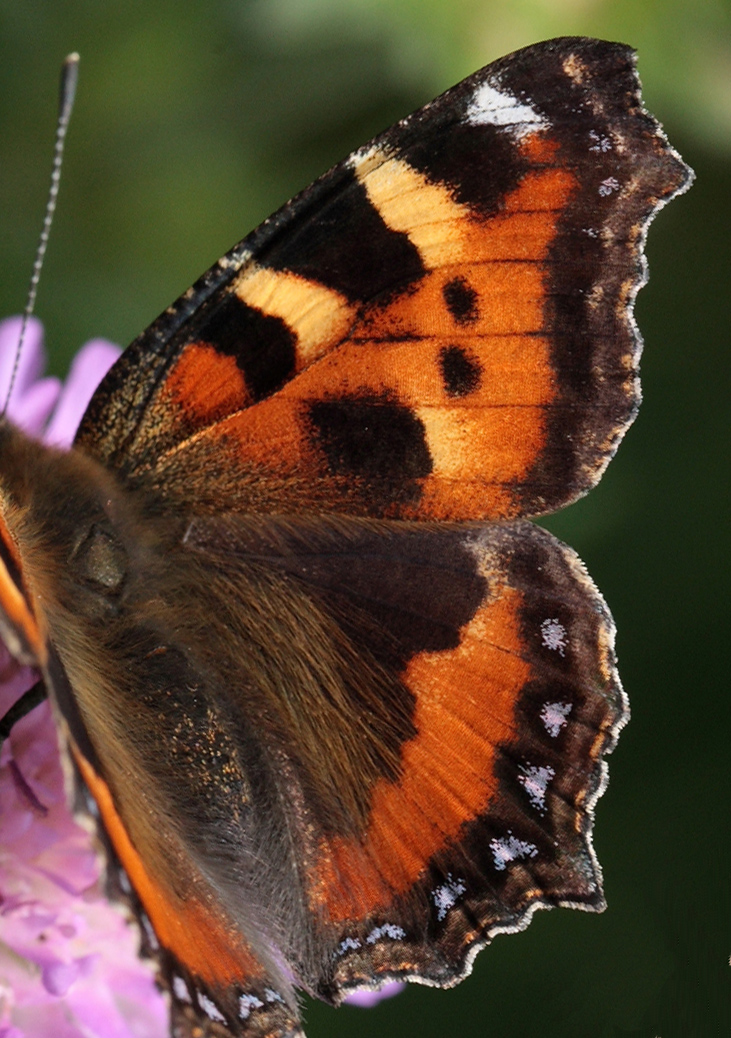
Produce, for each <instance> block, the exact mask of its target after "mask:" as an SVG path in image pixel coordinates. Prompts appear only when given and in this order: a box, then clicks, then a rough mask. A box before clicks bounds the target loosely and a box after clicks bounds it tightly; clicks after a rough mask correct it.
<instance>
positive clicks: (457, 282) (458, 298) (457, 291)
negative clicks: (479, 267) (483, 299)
mask: <svg viewBox="0 0 731 1038" xmlns="http://www.w3.org/2000/svg"><path fill="white" fill-rule="evenodd" d="M442 295H443V296H444V302H445V303H446V304H447V309H448V310H449V312H450V314H451V315H452V317H453V318H454V319H455V321H456V322H457V324H469V323H470V322H471V321H476V320H477V318H478V317H479V316H480V312H479V310H478V308H477V292H475V290H474V288H473V287H472V286H471V285H470V284H469V282H468V281H466V279H465V278H461V277H458V278H453V279H452V280H451V281H448V282H447V283H446V285H445V286H444V288H443V289H442Z"/></svg>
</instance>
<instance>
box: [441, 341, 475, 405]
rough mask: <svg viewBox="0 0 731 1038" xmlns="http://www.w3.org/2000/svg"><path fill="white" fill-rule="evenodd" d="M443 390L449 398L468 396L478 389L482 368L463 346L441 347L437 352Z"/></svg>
mask: <svg viewBox="0 0 731 1038" xmlns="http://www.w3.org/2000/svg"><path fill="white" fill-rule="evenodd" d="M439 365H440V367H441V369H442V381H443V382H444V390H445V392H446V393H447V394H448V395H449V396H468V394H470V393H473V392H474V391H475V390H476V389H479V386H480V382H481V381H482V368H481V366H480V362H479V360H477V358H476V357H471V356H470V355H469V353H468V352H467V350H466V349H464V347H463V346H454V345H452V346H442V348H441V349H440V351H439Z"/></svg>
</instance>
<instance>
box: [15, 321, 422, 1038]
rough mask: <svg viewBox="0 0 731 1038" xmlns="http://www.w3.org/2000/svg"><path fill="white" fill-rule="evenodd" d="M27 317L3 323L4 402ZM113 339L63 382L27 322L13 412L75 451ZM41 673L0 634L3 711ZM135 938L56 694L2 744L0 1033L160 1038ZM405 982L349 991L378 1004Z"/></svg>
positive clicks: (155, 1002) (81, 360) (35, 431)
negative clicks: (77, 792)
mask: <svg viewBox="0 0 731 1038" xmlns="http://www.w3.org/2000/svg"><path fill="white" fill-rule="evenodd" d="M20 326H21V319H20V318H19V317H11V318H8V319H7V320H5V321H0V407H1V406H2V404H4V402H5V398H6V395H7V388H8V385H9V383H10V378H11V373H12V369H13V365H14V363H15V352H16V345H17V341H18V335H19V332H20ZM119 353H120V351H119V348H118V347H117V346H115V345H113V344H112V343H110V342H107V341H106V340H105V339H92V340H91V341H90V342H87V343H86V344H85V345H84V346H83V347H82V348H81V350H80V351H79V353H78V354H77V355H76V358H75V359H74V361H73V363H72V365H71V369H70V371H69V374H68V376H67V378H66V381H65V382H64V383H63V384H62V383H61V382H60V380H59V379H56V378H48V377H46V378H43V377H42V375H43V371H44V368H45V354H44V350H43V328H42V325H41V322H40V321H38V320H37V319H36V318H31V320H30V321H29V323H28V327H27V330H26V338H25V344H24V347H23V352H22V354H21V357H20V361H19V363H18V369H17V372H16V376H15V381H14V385H13V392H12V396H11V399H10V402H9V404H8V407H7V414H8V417H9V418H10V419H11V420H12V421H13V422H14V423H15V424H16V425H18V426H20V427H21V428H22V429H24V430H25V431H26V432H28V433H29V434H31V435H33V436H36V437H40V438H42V439H43V440H44V441H45V442H46V443H50V444H54V445H55V446H60V447H67V446H69V445H70V443H71V441H72V440H73V437H74V433H75V432H76V428H77V426H78V424H79V421H80V420H81V416H82V415H83V413H84V411H85V409H86V405H87V404H88V402H89V400H90V398H91V395H92V393H93V392H94V390H95V389H96V387H97V385H98V383H99V381H100V380H101V378H102V377H103V376H104V375H105V374H106V372H107V371H108V369H109V368H110V367H111V365H112V364H113V363H114V361H115V360H116V358H117V357H118V356H119ZM36 679H37V674H36V673H35V672H34V671H32V670H31V669H30V668H28V667H20V666H19V665H18V664H17V663H16V662H15V661H14V660H13V659H12V658H11V656H10V654H9V653H8V651H7V649H6V648H5V646H4V645H3V644H2V643H1V642H0V717H2V716H3V715H4V714H5V713H6V711H7V710H8V709H9V708H10V707H11V706H12V704H13V703H14V702H15V701H16V700H17V699H18V697H19V696H20V695H21V694H22V693H23V692H24V691H26V689H28V688H30V687H31V685H32V684H33V683H34V681H35V680H36ZM138 947H139V937H138V934H137V930H136V927H135V926H134V925H130V924H129V923H128V921H127V919H126V918H125V915H124V913H123V911H122V910H121V909H120V908H119V907H117V906H115V905H113V904H110V902H109V901H108V900H107V899H106V897H105V896H104V891H103V863H102V861H101V859H100V855H99V853H98V852H97V850H96V848H95V845H94V843H93V841H92V840H91V839H90V837H89V834H88V832H87V830H86V829H85V828H83V827H82V826H81V825H79V824H78V822H77V821H76V820H75V819H74V817H73V815H72V814H71V812H70V810H69V808H68V805H67V802H66V796H65V792H64V782H63V774H62V768H61V760H60V756H59V750H58V743H57V739H56V730H55V727H54V724H53V719H52V717H51V709H50V705H49V703H48V702H45V703H43V704H41V706H39V707H37V708H36V709H35V710H33V711H32V712H31V713H30V714H28V715H27V716H26V717H24V718H23V719H22V720H21V721H19V722H18V723H17V724H16V725H15V726H14V728H13V730H12V732H11V734H10V737H9V738H8V739H7V740H6V742H5V744H4V746H3V748H2V751H1V752H0V1038H49V1036H50V1035H52V1036H53V1038H160V1036H161V1035H164V1034H166V1033H167V1026H168V1025H167V1008H166V1005H165V1001H164V999H163V997H162V995H161V994H160V992H159V991H158V990H157V988H156V987H155V983H154V972H155V971H154V967H153V965H152V964H151V963H149V962H145V961H142V960H140V958H139V956H138ZM402 987H403V985H401V984H387V985H386V986H385V987H384V988H383V989H382V990H381V991H375V992H374V991H363V992H356V993H355V994H353V995H350V996H349V998H348V999H347V1002H348V1004H350V1005H358V1006H372V1005H375V1004H376V1002H378V1001H380V1000H381V999H383V998H390V997H391V996H392V995H394V994H396V993H397V992H398V991H399V990H401V988H402Z"/></svg>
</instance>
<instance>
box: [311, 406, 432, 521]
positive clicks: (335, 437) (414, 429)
mask: <svg viewBox="0 0 731 1038" xmlns="http://www.w3.org/2000/svg"><path fill="white" fill-rule="evenodd" d="M307 423H308V425H309V426H310V428H311V430H312V432H311V440H312V443H313V446H314V447H315V448H317V449H319V451H320V452H321V453H322V454H323V455H324V457H325V460H326V462H327V466H328V468H329V470H330V472H331V473H332V474H333V475H335V476H341V477H347V478H349V479H353V480H355V481H356V484H357V485H358V486H359V487H360V488H361V492H363V488H364V485H365V492H366V493H367V492H368V491H372V492H373V493H374V494H376V495H378V496H379V497H380V498H381V499H383V500H384V504H385V505H387V504H388V503H389V502H403V501H404V500H413V499H414V497H415V496H417V495H418V486H417V485H416V481H417V480H420V479H423V478H424V477H425V476H428V475H429V473H430V472H431V471H432V459H431V454H430V453H429V448H428V445H427V442H426V430H425V429H424V425H423V423H422V422H421V420H420V419H419V418H418V417H417V416H416V415H415V414H414V412H413V411H412V410H411V408H409V407H405V406H404V405H403V404H399V403H398V402H396V401H394V400H392V399H391V398H390V397H388V396H386V395H385V394H384V395H383V396H375V395H373V396H360V397H342V398H340V399H337V400H313V401H311V402H310V403H309V404H308V405H307Z"/></svg>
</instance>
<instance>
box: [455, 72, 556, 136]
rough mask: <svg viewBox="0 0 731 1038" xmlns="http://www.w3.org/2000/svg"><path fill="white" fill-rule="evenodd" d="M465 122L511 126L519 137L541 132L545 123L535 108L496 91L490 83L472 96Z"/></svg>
mask: <svg viewBox="0 0 731 1038" xmlns="http://www.w3.org/2000/svg"><path fill="white" fill-rule="evenodd" d="M467 121H468V122H470V123H472V125H473V126H483V125H485V124H489V125H492V126H511V127H513V129H514V130H515V132H516V133H517V134H519V135H521V136H522V135H523V134H524V133H531V132H533V131H534V130H543V129H546V127H547V125H548V124H547V122H546V120H545V119H544V118H543V116H542V115H540V114H539V113H538V112H537V111H536V110H535V108H531V106H530V105H527V104H523V103H522V102H521V101H519V100H518V98H517V97H514V96H513V95H512V94H508V93H504V92H503V91H502V90H497V89H496V88H495V87H494V86H493V85H492V84H491V83H481V84H480V85H479V86H478V88H477V89H476V90H475V92H474V94H473V95H472V100H471V101H470V104H469V108H468V109H467Z"/></svg>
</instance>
